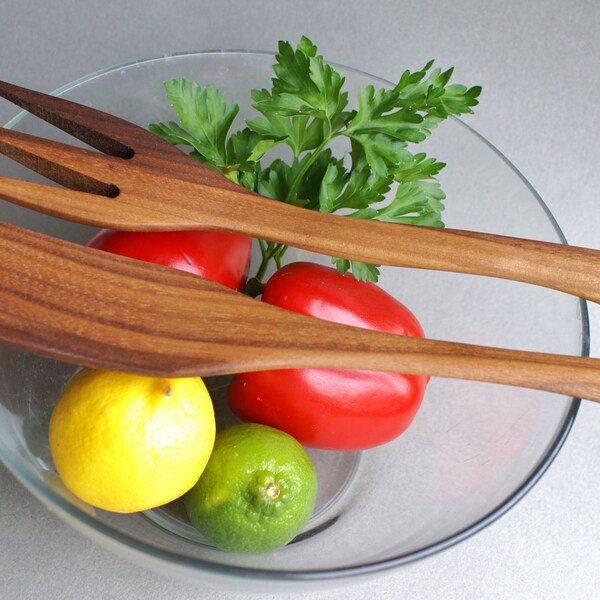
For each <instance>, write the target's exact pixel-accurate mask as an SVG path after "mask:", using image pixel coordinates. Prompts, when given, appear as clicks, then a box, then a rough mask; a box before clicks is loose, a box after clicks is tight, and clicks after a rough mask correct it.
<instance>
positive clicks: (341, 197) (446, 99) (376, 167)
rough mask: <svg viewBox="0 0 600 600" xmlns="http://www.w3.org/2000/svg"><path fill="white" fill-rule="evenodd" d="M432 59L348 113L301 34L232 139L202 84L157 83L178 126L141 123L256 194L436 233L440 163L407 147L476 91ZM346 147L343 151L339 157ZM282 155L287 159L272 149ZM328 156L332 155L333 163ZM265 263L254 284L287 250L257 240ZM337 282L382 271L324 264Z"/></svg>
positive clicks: (470, 102) (278, 59)
mask: <svg viewBox="0 0 600 600" xmlns="http://www.w3.org/2000/svg"><path fill="white" fill-rule="evenodd" d="M433 64H434V62H433V61H429V62H428V63H427V64H426V65H425V66H424V67H423V68H422V69H420V70H418V71H414V72H412V71H410V70H405V71H404V72H403V73H402V74H401V76H400V78H399V80H398V82H397V83H396V84H395V85H392V86H390V87H381V88H376V87H375V86H373V85H367V86H364V87H362V88H361V89H359V90H358V94H357V98H356V104H355V105H354V107H353V108H349V98H348V92H347V91H345V90H344V83H345V79H344V77H343V76H342V74H341V73H339V72H338V70H336V69H335V68H334V67H333V66H332V65H330V64H328V63H327V62H325V61H324V59H323V57H322V56H321V55H319V54H318V49H317V47H316V46H315V45H314V44H313V43H312V42H311V40H309V39H308V38H307V37H302V38H301V39H300V41H299V42H298V44H297V45H296V47H295V48H294V47H293V46H292V45H291V44H290V43H289V42H286V41H281V42H279V46H278V52H277V54H276V56H275V64H274V65H273V74H274V76H273V78H272V80H271V89H254V90H251V91H250V98H251V104H252V107H253V108H254V109H255V110H256V113H257V115H256V116H254V117H252V118H250V119H247V120H246V122H245V126H244V127H243V128H242V129H240V130H239V131H235V132H233V133H231V131H230V130H231V128H232V125H233V122H234V120H235V118H236V116H237V115H238V110H239V109H238V106H237V105H236V104H228V103H227V101H226V99H225V98H224V96H223V95H222V94H221V93H220V92H219V91H218V90H216V89H215V88H214V87H212V86H211V85H210V84H208V85H205V86H201V85H199V84H197V83H194V82H188V81H186V80H184V79H179V80H173V81H168V82H166V83H165V88H166V91H167V97H168V98H169V100H170V101H171V103H172V106H173V110H174V111H175V113H176V115H177V117H178V118H179V122H175V121H171V122H169V123H158V124H152V125H150V130H151V131H153V132H155V133H156V134H158V135H160V136H161V137H163V138H164V139H166V140H167V141H169V142H170V143H172V144H174V145H183V146H188V147H190V148H191V151H190V155H191V156H192V157H194V158H196V159H197V160H199V161H201V162H203V163H205V164H206V165H208V166H209V167H211V168H213V169H215V170H217V171H219V172H221V173H223V174H224V175H225V176H226V177H228V178H230V179H231V180H233V181H235V182H237V183H239V184H240V185H243V186H245V187H247V188H249V189H252V190H254V191H256V192H258V193H260V194H262V195H264V196H267V197H269V198H273V199H276V200H279V201H281V202H286V203H289V204H294V205H296V206H301V207H303V208H306V209H307V210H318V211H321V212H325V213H338V214H343V215H345V216H347V217H348V218H355V219H375V220H380V221H387V222H390V223H408V224H412V225H424V226H430V227H443V221H442V212H443V210H444V200H445V198H446V196H445V194H444V191H443V190H442V187H441V184H440V183H439V182H438V180H437V176H438V175H439V173H440V172H441V171H442V169H443V168H444V166H445V165H444V163H443V162H440V161H438V160H437V159H436V158H433V157H428V156H427V155H426V154H425V153H423V152H416V153H414V152H412V151H411V147H412V146H413V145H415V144H419V143H420V142H422V141H424V140H425V139H427V138H428V137H429V136H430V135H431V133H432V131H433V130H434V129H435V128H436V127H437V126H438V125H439V124H440V123H441V122H442V121H443V120H445V119H447V118H449V117H452V116H461V115H466V114H470V113H472V112H473V107H475V106H476V105H477V103H478V97H479V95H480V93H481V88H480V87H478V86H474V87H470V88H468V87H466V86H464V85H462V84H456V83H450V80H451V77H452V75H453V69H446V70H442V69H440V68H438V67H435V68H434V66H433ZM343 143H345V144H347V145H348V146H349V151H347V150H346V151H344V150H341V151H340V150H339V148H340V146H341V145H342V144H343ZM276 146H281V147H282V148H285V147H287V151H288V152H290V151H291V155H292V156H291V159H290V160H285V159H284V158H282V157H281V156H280V154H281V152H278V156H277V158H274V159H271V158H270V153H271V150H273V149H274V148H275V147H276ZM334 149H335V151H336V153H337V154H334ZM259 247H260V250H261V253H262V262H261V264H260V266H259V267H258V270H257V274H256V277H255V278H254V283H256V282H257V281H258V282H260V281H261V280H262V278H263V277H264V276H265V274H266V272H267V267H268V265H269V264H270V263H271V262H274V263H275V266H276V268H278V267H279V266H280V265H281V259H282V256H283V254H284V253H285V251H286V249H287V247H286V246H284V245H281V244H277V243H274V242H270V241H266V240H259ZM332 261H333V263H334V264H335V265H336V267H337V268H338V270H339V271H340V272H341V273H348V272H351V273H352V274H353V275H354V276H355V277H356V278H358V279H365V280H369V281H377V279H378V277H379V269H378V267H377V266H376V265H366V264H364V263H361V262H358V261H352V260H348V259H345V258H338V257H333V258H332Z"/></svg>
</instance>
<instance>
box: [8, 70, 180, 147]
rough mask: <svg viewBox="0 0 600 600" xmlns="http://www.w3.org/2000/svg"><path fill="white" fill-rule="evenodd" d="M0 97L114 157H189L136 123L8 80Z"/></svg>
mask: <svg viewBox="0 0 600 600" xmlns="http://www.w3.org/2000/svg"><path fill="white" fill-rule="evenodd" d="M0 97H3V98H5V99H6V100H9V101H10V102H12V103H13V104H16V105H17V106H20V107H21V108H24V109H25V110H27V111H28V112H30V113H31V114H33V115H36V116H37V117H39V118H41V119H43V120H44V121H47V122H48V123H51V124H52V125H54V126H55V127H58V128H59V129H62V130H63V131H65V132H67V133H69V134H70V135H72V136H74V137H76V138H77V139H79V140H81V141H82V142H85V143H86V144H88V145H89V146H92V147H93V148H96V150H100V151H101V152H104V153H106V154H110V155H111V156H118V157H120V158H131V157H132V156H133V155H134V154H137V153H140V152H141V153H144V154H147V155H151V156H155V155H157V154H158V153H160V154H161V155H164V154H165V153H167V156H169V155H171V156H172V157H178V158H181V157H182V156H185V155H184V154H183V153H182V152H181V151H180V150H178V149H177V148H175V147H174V146H172V145H171V144H169V143H168V142H166V141H165V140H163V139H161V138H159V137H158V136H156V135H154V134H153V133H150V132H149V131H146V130H145V129H143V128H142V127H139V126H138V125H135V124H134V123H130V122H129V121H125V120H124V119H120V118H119V117H115V116H113V115H109V114H108V113H105V112H102V111H100V110H96V109H94V108H90V107H87V106H84V105H82V104H78V103H76V102H71V101H70V100H65V99H64V98H59V97H57V96H50V95H48V94H43V93H41V92H36V91H33V90H30V89H27V88H24V87H20V86H17V85H14V84H11V83H7V82H4V81H0Z"/></svg>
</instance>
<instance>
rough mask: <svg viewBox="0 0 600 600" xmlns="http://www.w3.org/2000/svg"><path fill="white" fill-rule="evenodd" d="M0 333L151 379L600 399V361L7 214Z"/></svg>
mask: <svg viewBox="0 0 600 600" xmlns="http://www.w3.org/2000/svg"><path fill="white" fill-rule="evenodd" d="M0 265H1V268H0V306H1V307H2V310H0V341H2V342H3V343H5V344H7V345H9V346H12V347H15V348H19V349H23V350H27V351H31V352H35V353H37V354H39V355H42V356H46V357H50V358H55V359H59V360H63V361H67V362H72V363H75V364H79V365H85V366H89V367H96V368H103V369H110V370H118V371H127V372H134V373H141V374H147V375H152V376H192V375H194V376H195V375H200V376H208V375H220V374H226V373H236V372H243V371H258V370H261V369H287V368H308V367H316V368H351V369H369V370H378V371H393V372H404V373H416V374H427V375H434V376H441V377H453V378H460V379H468V380H474V381H487V382H494V383H501V384H507V385H513V386H521V387H527V388H533V389H540V390H547V391H550V392H557V393H560V394H566V395H571V396H575V397H582V398H587V399H589V400H593V401H596V402H600V359H594V358H582V357H575V356H560V355H553V354H543V353H535V352H526V351H516V350H504V349H499V348H489V347H484V346H475V345H468V344H459V343H452V342H440V341H435V340H429V339H421V338H411V337H405V336H401V335H395V334H390V333H382V332H378V331H372V330H368V329H359V328H356V327H350V326H347V325H340V324H337V323H331V322H329V321H322V320H318V319H315V318H313V317H308V316H305V315H301V314H298V313H294V312H291V311H288V310H285V309H283V308H279V307H276V306H272V305H269V304H266V303H264V302H260V301H258V300H255V299H252V298H250V297H248V296H246V295H244V294H240V293H238V292H234V291H233V290H231V289H229V288H226V287H224V286H222V285H220V284H217V283H214V282H211V281H208V280H205V279H203V278H201V277H198V276H196V275H192V274H189V273H184V272H182V271H177V270H175V269H170V268H167V267H162V266H159V265H155V264H150V263H145V262H141V261H137V260H133V259H129V258H124V257H121V256H116V255H114V254H110V253H108V252H103V251H101V250H97V249H94V248H88V247H86V246H81V245H77V244H73V243H71V242H66V241H63V240H58V239H55V238H51V237H48V236H45V235H42V234H39V233H33V232H31V231H27V230H24V229H21V228H19V227H16V226H14V225H7V224H3V223H0Z"/></svg>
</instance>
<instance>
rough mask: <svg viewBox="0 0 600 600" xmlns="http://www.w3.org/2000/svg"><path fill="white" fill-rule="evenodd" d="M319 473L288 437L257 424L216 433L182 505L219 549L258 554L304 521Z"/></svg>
mask: <svg viewBox="0 0 600 600" xmlns="http://www.w3.org/2000/svg"><path fill="white" fill-rule="evenodd" d="M316 495H317V474H316V471H315V467H314V465H313V463H312V461H311V459H310V457H309V456H308V454H307V453H306V451H305V450H304V448H303V447H302V446H301V445H300V444H299V443H298V442H297V441H296V440H295V439H294V438H293V437H292V436H290V435H288V434H287V433H284V432H283V431H279V430H277V429H273V428H272V427H268V426H266V425H258V424H256V423H242V424H240V425H234V426H232V427H228V428H227V429H224V430H222V431H219V432H218V433H217V436H216V439H215V445H214V448H213V451H212V454H211V456H210V458H209V460H208V464H207V465H206V468H205V469H204V471H203V473H202V475H201V477H200V479H199V480H198V482H197V483H196V485H195V486H194V487H193V488H192V489H191V490H190V491H189V492H188V493H187V494H186V495H185V497H184V503H185V506H186V509H187V513H188V516H189V519H190V521H191V523H192V525H193V526H194V527H195V528H196V529H198V531H200V533H202V535H204V537H206V539H207V540H208V541H209V542H211V543H212V544H214V545H215V546H216V547H217V548H220V549H221V550H228V551H230V552H244V553H261V552H269V551H271V550H275V549H276V548H279V547H281V546H284V545H285V544H287V543H288V542H290V541H291V540H292V539H293V538H294V537H295V536H296V534H297V533H299V532H300V531H301V530H302V528H303V527H304V525H306V523H307V522H308V520H309V518H310V516H311V514H312V512H313V509H314V506H315V499H316Z"/></svg>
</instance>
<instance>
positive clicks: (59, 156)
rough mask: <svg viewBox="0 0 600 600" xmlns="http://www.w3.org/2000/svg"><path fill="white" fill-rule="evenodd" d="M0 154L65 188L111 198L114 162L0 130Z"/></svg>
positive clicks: (14, 132)
mask: <svg viewBox="0 0 600 600" xmlns="http://www.w3.org/2000/svg"><path fill="white" fill-rule="evenodd" d="M0 153H2V154H4V155H6V156H8V157H9V158H11V159H13V160H16V161H17V162H19V163H21V164H22V165H25V166H26V167H28V168H29V169H32V170H33V171H36V172H37V173H40V175H43V176H44V177H47V178H48V179H51V180H52V181H56V182H57V183H60V184H61V185H64V186H66V187H68V188H71V189H74V190H79V191H82V192H89V193H92V194H100V195H102V196H109V197H112V198H114V197H115V196H116V195H117V194H118V191H119V190H118V188H117V186H116V185H114V184H112V183H110V180H111V177H113V176H114V173H113V171H114V166H115V161H119V162H120V159H116V158H114V157H112V156H106V155H104V154H98V153H97V152H93V151H90V150H84V149H83V148H76V147H74V146H70V145H68V144H61V143H60V142H54V141H50V140H46V139H43V138H39V137H36V136H33V135H28V134H26V133H21V132H18V131H13V130H10V129H0Z"/></svg>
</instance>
